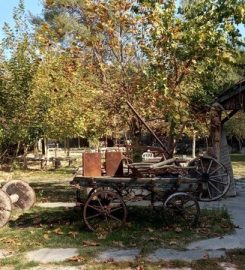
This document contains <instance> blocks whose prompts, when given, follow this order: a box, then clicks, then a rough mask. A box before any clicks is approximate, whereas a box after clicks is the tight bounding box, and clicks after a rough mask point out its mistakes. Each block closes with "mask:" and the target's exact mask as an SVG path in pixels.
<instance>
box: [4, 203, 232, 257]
mask: <svg viewBox="0 0 245 270" xmlns="http://www.w3.org/2000/svg"><path fill="white" fill-rule="evenodd" d="M216 224H218V225H216ZM177 228H178V229H177ZM232 230H233V225H232V223H231V221H230V218H229V215H228V214H227V213H226V212H225V210H222V211H220V210H205V211H203V213H202V217H201V220H200V225H199V226H198V227H197V228H195V229H188V228H179V227H176V225H173V226H172V227H171V226H170V227H166V225H165V221H164V219H163V218H162V217H161V216H160V215H159V214H158V213H156V212H154V211H153V210H150V209H149V208H145V207H130V208H129V217H128V224H127V226H126V227H124V228H122V229H120V230H118V231H115V232H112V233H111V234H109V235H107V236H106V235H97V234H96V233H93V232H90V231H88V230H87V229H86V227H85V225H84V224H83V221H82V215H81V211H80V209H79V210H74V209H65V208H39V207H34V208H33V209H32V210H30V211H29V212H28V213H25V214H22V215H20V216H18V213H16V216H15V218H13V220H11V221H10V222H9V224H8V226H6V227H4V228H2V229H1V231H0V249H7V250H11V251H15V252H16V251H18V252H24V251H27V250H32V249H37V248H42V247H50V248H54V247H55V248H58V247H77V248H81V247H83V243H86V242H84V241H88V243H87V244H86V245H85V246H86V248H83V251H84V250H87V252H88V257H89V253H91V252H92V253H94V252H96V251H99V250H101V249H102V250H103V249H105V248H112V247H115V248H133V247H137V248H140V249H141V250H142V255H144V254H147V253H149V252H151V251H153V250H154V249H156V248H157V247H160V246H163V245H164V246H171V247H175V248H182V247H183V246H184V245H185V244H186V243H188V242H189V241H191V240H193V239H200V238H207V237H212V236H221V235H223V234H225V233H230V232H231V231H232ZM91 241H92V242H91ZM90 243H91V246H90ZM95 243H96V245H95ZM97 245H98V246H97Z"/></svg>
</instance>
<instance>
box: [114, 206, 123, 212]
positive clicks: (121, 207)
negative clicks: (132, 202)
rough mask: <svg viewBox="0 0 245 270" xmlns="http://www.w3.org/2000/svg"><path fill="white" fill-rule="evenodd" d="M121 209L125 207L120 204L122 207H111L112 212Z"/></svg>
mask: <svg viewBox="0 0 245 270" xmlns="http://www.w3.org/2000/svg"><path fill="white" fill-rule="evenodd" d="M120 209H123V207H122V206H120V207H117V208H113V209H111V213H113V212H116V211H118V210H120Z"/></svg>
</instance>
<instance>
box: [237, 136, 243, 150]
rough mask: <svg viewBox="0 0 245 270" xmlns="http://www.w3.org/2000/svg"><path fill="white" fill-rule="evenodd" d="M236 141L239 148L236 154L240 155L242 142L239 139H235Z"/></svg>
mask: <svg viewBox="0 0 245 270" xmlns="http://www.w3.org/2000/svg"><path fill="white" fill-rule="evenodd" d="M237 141H238V148H239V149H238V150H239V151H238V152H239V153H241V152H242V142H241V140H240V139H237Z"/></svg>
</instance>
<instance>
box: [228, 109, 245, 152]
mask: <svg viewBox="0 0 245 270" xmlns="http://www.w3.org/2000/svg"><path fill="white" fill-rule="evenodd" d="M225 131H226V134H227V136H229V137H230V138H232V137H234V138H235V139H236V140H237V141H238V144H239V151H241V150H242V145H243V142H244V140H245V113H242V112H241V113H238V114H236V115H235V116H233V117H232V118H231V119H230V120H229V121H228V122H227V123H226V124H225Z"/></svg>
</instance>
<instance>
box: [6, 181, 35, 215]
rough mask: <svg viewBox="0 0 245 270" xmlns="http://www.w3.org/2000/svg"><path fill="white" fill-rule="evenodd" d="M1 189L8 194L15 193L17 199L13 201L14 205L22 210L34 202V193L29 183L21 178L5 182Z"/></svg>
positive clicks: (28, 207)
mask: <svg viewBox="0 0 245 270" xmlns="http://www.w3.org/2000/svg"><path fill="white" fill-rule="evenodd" d="M2 189H3V190H4V191H5V192H7V193H8V195H13V194H17V195H18V196H19V199H18V201H17V202H15V203H14V206H16V207H19V208H21V209H22V210H28V209H30V208H31V207H32V206H33V204H34V203H35V202H36V194H35V192H34V190H33V189H32V188H31V186H30V185H29V184H27V183H26V182H24V181H22V180H12V181H9V182H7V183H6V184H5V185H4V186H3V187H2Z"/></svg>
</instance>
